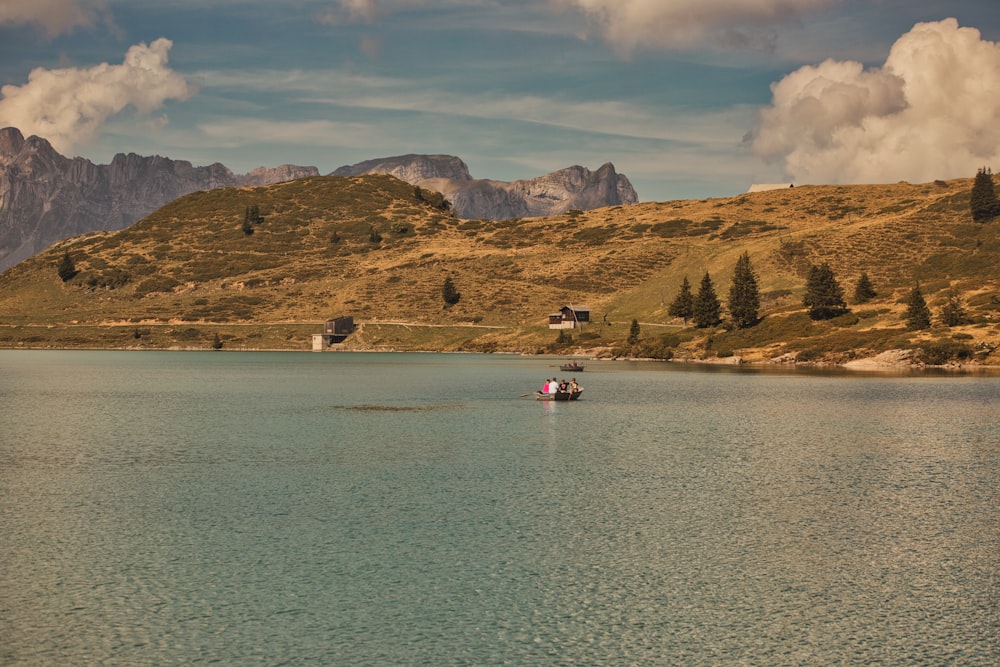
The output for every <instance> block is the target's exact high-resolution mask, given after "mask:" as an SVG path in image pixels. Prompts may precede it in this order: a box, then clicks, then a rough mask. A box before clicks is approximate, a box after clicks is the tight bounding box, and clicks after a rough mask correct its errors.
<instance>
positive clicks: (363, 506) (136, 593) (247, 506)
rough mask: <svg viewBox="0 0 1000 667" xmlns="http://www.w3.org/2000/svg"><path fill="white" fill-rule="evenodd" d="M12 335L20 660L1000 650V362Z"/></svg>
mask: <svg viewBox="0 0 1000 667" xmlns="http://www.w3.org/2000/svg"><path fill="white" fill-rule="evenodd" d="M557 363H558V360H557V359H553V358H543V357H513V356H500V355H445V354H392V353H382V354H379V353H287V352H286V353H263V352H261V353H257V352H240V353H235V352H96V351H95V352H88V351H10V350H8V351H0V426H2V431H0V433H2V435H0V535H2V540H0V618H2V620H0V663H2V664H4V665H39V664H75V665H84V664H109V665H111V664H114V665H161V664H189V663H200V662H204V663H211V662H214V663H221V664H232V665H283V664H285V665H302V664H321V665H674V664H685V665H686V664H693V665H698V664H711V665H716V664H720V665H722V664H724V665H733V664H735V665H765V664H766V665H817V664H880V665H914V664H961V665H995V664H997V663H998V662H1000V645H998V639H997V636H998V628H1000V612H998V609H1000V585H998V568H1000V522H998V515H997V508H998V507H1000V435H998V433H1000V414H998V406H1000V378H998V377H996V376H993V377H983V376H953V375H944V374H940V375H931V374H920V375H907V374H902V375H859V374H849V373H843V372H802V371H788V370H775V369H766V370H765V369H744V368H722V367H703V366H691V365H680V364H664V363H626V362H610V361H608V362H587V367H586V372H584V373H581V374H579V375H577V379H578V380H580V382H581V384H583V385H584V387H585V391H584V393H583V396H582V397H581V399H580V400H579V401H576V402H571V403H551V402H538V401H534V400H533V399H532V398H531V397H523V398H519V396H520V395H521V394H524V393H527V392H530V391H533V390H535V389H537V388H539V387H540V386H541V384H542V381H543V380H544V379H545V378H546V377H552V376H554V375H555V376H560V377H562V376H563V375H565V374H563V373H560V372H559V370H558V368H557V367H556V364H557Z"/></svg>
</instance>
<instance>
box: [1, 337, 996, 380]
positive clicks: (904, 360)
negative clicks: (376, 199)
mask: <svg viewBox="0 0 1000 667" xmlns="http://www.w3.org/2000/svg"><path fill="white" fill-rule="evenodd" d="M3 351H29V352H46V351H51V352H222V353H240V352H250V353H254V352H288V353H310V354H330V353H333V354H352V353H353V354H368V353H377V354H483V355H501V356H503V355H506V356H511V357H526V358H532V357H538V358H545V359H565V358H567V357H572V358H574V359H577V360H581V361H595V362H596V361H600V362H605V361H609V362H642V363H668V364H679V365H683V364H690V365H693V366H719V367H734V368H744V369H747V370H765V369H767V370H780V369H788V370H802V371H806V370H814V371H844V372H846V373H845V374H857V375H865V374H886V373H896V374H903V373H908V374H919V373H924V372H933V373H952V374H956V375H994V374H995V375H997V376H1000V365H997V364H982V363H972V364H959V363H955V364H941V365H933V364H926V363H922V362H919V361H913V358H912V355H913V352H914V351H913V350H888V351H886V352H882V353H879V354H877V355H874V356H871V357H865V358H860V359H852V360H850V361H847V362H843V363H836V362H822V361H792V360H786V359H782V360H780V361H779V360H761V361H746V360H745V359H743V358H742V357H741V356H739V355H733V356H732V357H721V358H720V357H711V358H707V359H696V358H687V357H681V358H672V359H655V358H650V357H606V356H599V355H597V354H587V353H586V352H581V351H577V352H575V353H573V354H571V355H567V354H555V353H542V354H533V353H528V352H519V351H515V350H492V351H477V350H397V349H375V348H371V349H361V348H340V349H329V350H320V351H317V350H312V349H300V348H289V347H273V348H272V347H259V348H251V347H241V348H239V349H236V348H228V349H227V348H225V347H223V348H220V349H212V348H211V347H208V348H206V347H203V346H179V345H174V346H169V347H142V346H118V347H112V346H106V347H97V346H54V345H46V346H35V347H29V346H0V352H3Z"/></svg>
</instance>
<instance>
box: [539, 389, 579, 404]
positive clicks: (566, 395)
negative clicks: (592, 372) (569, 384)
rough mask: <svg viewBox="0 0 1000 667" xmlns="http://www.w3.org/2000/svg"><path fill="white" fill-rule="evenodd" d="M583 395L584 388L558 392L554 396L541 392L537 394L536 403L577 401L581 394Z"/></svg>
mask: <svg viewBox="0 0 1000 667" xmlns="http://www.w3.org/2000/svg"><path fill="white" fill-rule="evenodd" d="M582 393H583V388H582V387H581V388H580V389H577V390H576V391H557V392H556V393H554V394H543V393H542V392H540V391H536V392H535V400H536V401H575V400H577V399H578V398H580V394H582Z"/></svg>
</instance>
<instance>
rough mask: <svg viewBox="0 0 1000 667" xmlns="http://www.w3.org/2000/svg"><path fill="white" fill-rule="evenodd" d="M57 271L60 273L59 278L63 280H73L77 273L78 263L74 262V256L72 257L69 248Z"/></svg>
mask: <svg viewBox="0 0 1000 667" xmlns="http://www.w3.org/2000/svg"><path fill="white" fill-rule="evenodd" d="M56 271H57V272H58V273H59V279H60V280H62V281H63V282H66V281H67V280H71V279H72V278H73V277H74V276H75V275H76V274H77V270H76V264H75V263H74V262H73V258H72V257H70V254H69V251H68V250H67V251H66V252H64V253H63V256H62V259H61V260H60V261H59V266H58V267H56Z"/></svg>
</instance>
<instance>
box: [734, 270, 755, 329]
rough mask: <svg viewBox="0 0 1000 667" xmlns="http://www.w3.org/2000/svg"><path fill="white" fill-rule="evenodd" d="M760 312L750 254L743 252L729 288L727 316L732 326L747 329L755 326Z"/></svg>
mask: <svg viewBox="0 0 1000 667" xmlns="http://www.w3.org/2000/svg"><path fill="white" fill-rule="evenodd" d="M759 310H760V290H759V289H758V287H757V276H756V274H755V273H754V271H753V268H752V267H751V266H750V253H747V252H744V253H743V254H742V255H740V258H739V259H738V260H737V261H736V269H735V270H734V271H733V284H732V285H731V286H730V288H729V314H730V315H732V318H733V326H735V327H736V328H737V329H747V328H749V327H752V326H753V325H755V324H757V320H758V311H759Z"/></svg>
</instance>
